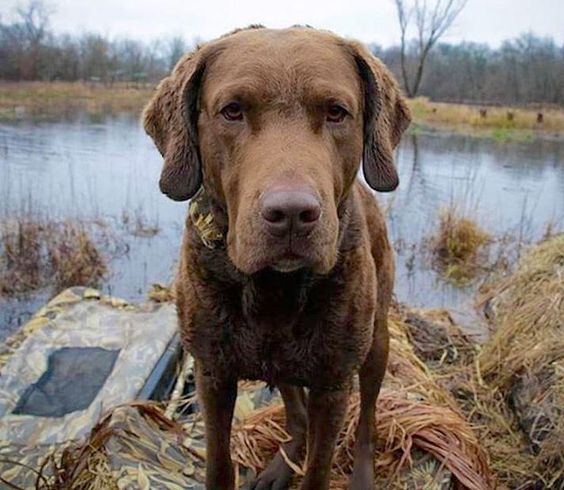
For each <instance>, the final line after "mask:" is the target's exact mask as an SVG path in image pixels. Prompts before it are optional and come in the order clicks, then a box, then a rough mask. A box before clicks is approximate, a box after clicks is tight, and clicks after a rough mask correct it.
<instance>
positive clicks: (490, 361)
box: [477, 234, 564, 485]
mask: <svg viewBox="0 0 564 490" xmlns="http://www.w3.org/2000/svg"><path fill="white" fill-rule="evenodd" d="M485 300H488V301H490V302H492V301H493V302H494V307H493V309H494V311H495V314H494V316H493V320H492V321H493V324H494V327H495V331H494V333H493V335H492V337H491V339H490V340H489V341H488V342H487V343H486V344H485V345H484V348H483V350H482V352H481V353H480V355H479V357H478V359H477V362H478V365H479V368H480V372H481V375H482V377H483V379H484V382H485V383H486V384H487V385H488V386H490V387H491V388H493V389H495V390H497V391H499V393H501V394H502V395H503V397H504V398H505V399H506V400H507V401H508V402H509V403H510V405H511V406H512V407H513V408H514V410H515V413H516V416H517V419H518V423H519V425H520V426H521V429H522V430H523V431H524V432H525V434H526V436H527V438H528V440H529V444H530V447H531V448H532V450H533V451H534V452H535V453H536V454H537V458H536V464H535V470H536V471H537V472H539V474H540V475H542V477H543V480H544V481H546V482H550V481H551V480H552V481H557V480H558V479H560V483H561V484H563V485H564V450H563V446H562V441H564V234H561V235H557V236H555V237H553V238H551V239H549V240H546V241H544V242H541V243H540V244H538V245H536V246H535V247H533V248H531V250H530V251H529V252H528V253H527V255H525V256H524V257H523V258H522V259H521V261H520V263H519V265H518V268H517V270H516V272H515V273H514V274H513V275H512V276H511V277H510V278H508V279H507V280H505V281H503V282H502V283H501V284H500V285H499V286H498V288H497V289H496V290H494V291H492V292H491V293H490V295H489V297H488V298H485Z"/></svg>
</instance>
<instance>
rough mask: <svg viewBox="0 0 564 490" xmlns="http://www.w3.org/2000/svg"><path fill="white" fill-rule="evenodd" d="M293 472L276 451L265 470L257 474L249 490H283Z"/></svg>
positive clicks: (286, 486)
mask: <svg viewBox="0 0 564 490" xmlns="http://www.w3.org/2000/svg"><path fill="white" fill-rule="evenodd" d="M293 474H294V472H293V471H292V470H291V469H290V467H289V466H288V465H287V464H286V462H285V461H284V459H283V458H282V457H281V456H280V454H279V453H277V454H276V456H275V457H274V459H273V460H272V461H271V462H270V463H269V464H268V466H267V467H266V468H265V470H264V471H263V472H261V473H260V474H259V476H257V478H256V480H255V481H254V482H253V483H252V485H251V487H250V490H285V489H286V488H288V486H289V484H290V480H291V479H292V476H293Z"/></svg>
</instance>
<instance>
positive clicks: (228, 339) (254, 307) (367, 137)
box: [144, 26, 409, 490]
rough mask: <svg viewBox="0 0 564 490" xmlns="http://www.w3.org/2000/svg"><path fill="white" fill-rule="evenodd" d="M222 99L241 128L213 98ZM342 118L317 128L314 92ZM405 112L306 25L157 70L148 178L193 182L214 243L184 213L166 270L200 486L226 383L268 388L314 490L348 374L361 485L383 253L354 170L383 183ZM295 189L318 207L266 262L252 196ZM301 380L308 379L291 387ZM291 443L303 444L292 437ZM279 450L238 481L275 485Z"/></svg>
mask: <svg viewBox="0 0 564 490" xmlns="http://www.w3.org/2000/svg"><path fill="white" fill-rule="evenodd" d="M234 98H235V99H236V100H237V101H240V102H241V103H242V104H243V107H244V109H245V122H244V124H243V125H234V124H228V123H226V122H225V120H224V119H222V117H221V107H223V106H224V105H225V104H226V103H228V102H229V101H230V100H233V99H234ZM334 98H337V99H338V100H339V101H340V102H342V103H343V104H346V107H347V110H348V111H349V113H350V117H348V118H347V120H346V122H345V123H343V124H342V125H339V126H334V127H330V128H328V127H327V126H326V124H325V123H324V121H325V116H324V114H325V113H324V111H325V105H324V104H325V103H326V101H327V100H329V99H331V100H332V99H334ZM408 123H409V113H408V110H407V108H406V106H405V102H404V100H403V98H402V96H401V94H400V93H399V90H398V88H397V85H396V82H395V81H394V80H393V78H392V77H391V75H390V74H389V72H388V70H387V69H386V68H385V67H384V66H383V65H382V64H381V62H380V61H379V60H377V59H375V58H374V57H373V56H372V55H371V54H369V53H368V52H367V51H366V49H365V48H364V47H362V46H361V45H360V44H358V43H355V42H351V41H345V40H343V39H342V38H339V37H337V36H334V35H333V34H330V33H327V32H322V31H316V30H313V29H309V28H300V27H295V28H290V29H285V30H270V29H263V28H260V26H259V27H255V28H253V29H251V30H239V31H235V32H234V33H230V34H229V35H227V36H224V37H222V38H220V39H218V40H216V41H213V42H211V43H208V44H206V45H204V46H202V47H201V48H199V49H198V50H197V51H196V52H194V53H191V54H189V55H187V56H186V57H184V58H183V59H182V60H180V62H179V63H178V65H177V66H176V68H175V70H174V72H173V73H172V74H171V76H170V77H168V78H166V79H165V80H164V81H163V82H161V84H160V86H159V88H158V89H157V93H156V95H155V97H154V98H153V100H152V101H151V102H150V103H149V105H148V107H147V109H146V111H145V114H144V124H145V128H146V130H147V132H148V133H149V134H150V135H151V137H152V138H153V139H154V141H155V143H156V145H157V147H158V149H159V150H160V152H161V154H162V155H163V157H164V167H163V173H162V176H161V189H162V190H163V192H165V193H166V194H167V195H169V196H170V197H172V198H173V199H176V200H185V199H188V198H189V197H191V196H192V195H193V194H194V193H195V192H196V191H197V189H198V188H199V187H200V185H203V187H204V189H205V191H206V195H207V198H208V200H209V204H210V206H211V209H212V211H213V216H214V220H215V222H216V224H217V226H219V227H220V229H221V230H222V231H223V233H224V235H225V237H226V239H225V248H219V249H209V248H207V247H206V246H205V245H204V244H203V243H202V241H201V239H200V237H199V235H198V232H197V230H196V229H195V227H194V225H193V223H192V222H191V220H190V219H188V220H187V223H186V231H185V234H184V239H183V244H182V249H181V255H180V264H179V270H178V276H177V281H176V294H177V307H178V312H179V320H180V329H181V333H182V337H183V342H184V345H185V347H186V348H187V349H188V350H189V351H190V352H191V353H192V354H193V355H194V358H195V360H196V373H197V389H198V395H199V398H200V400H201V402H202V406H203V411H204V416H205V420H206V437H207V477H206V486H207V488H208V489H222V490H223V489H225V490H229V489H232V488H234V475H233V470H232V466H231V459H230V455H229V434H230V427H231V419H232V414H233V405H234V402H235V397H236V390H237V381H238V380H239V379H261V380H264V381H266V382H268V383H269V384H271V385H272V386H277V387H279V388H280V391H281V393H282V396H283V399H284V402H285V405H286V411H287V425H288V430H289V432H290V434H291V435H292V441H290V442H289V443H286V444H285V446H284V450H285V452H286V454H287V455H288V457H290V458H291V459H293V460H295V461H296V462H299V460H300V459H301V458H302V457H303V455H304V450H305V447H306V446H307V468H308V469H307V473H306V476H305V478H304V481H303V483H302V489H310V490H323V489H326V488H328V485H329V469H330V466H331V458H332V453H333V449H334V445H335V440H336V437H337V435H338V432H339V430H340V428H341V424H342V419H343V417H344V413H345V408H346V403H347V400H348V395H349V390H350V388H351V382H352V377H353V374H354V373H356V372H359V374H360V389H361V396H362V408H361V418H360V421H359V428H358V431H357V443H356V448H355V464H354V471H353V475H352V476H351V484H350V485H351V488H352V489H356V490H358V489H363V490H367V489H370V488H373V480H374V478H373V437H374V434H373V427H374V423H373V422H374V404H375V401H376V397H377V395H378V391H379V388H380V383H381V381H382V378H383V375H384V371H385V367H386V361H387V354H388V332H387V324H386V318H387V311H388V306H389V303H390V300H391V295H392V288H393V277H394V262H393V256H392V250H391V247H390V244H389V242H388V238H387V233H386V226H385V223H384V219H383V216H382V214H381V212H380V211H379V209H378V206H377V204H376V201H375V200H374V198H373V196H372V194H371V192H370V191H369V190H368V189H367V188H366V187H365V186H364V185H363V184H361V183H360V182H359V181H358V180H357V177H356V176H357V171H358V167H359V162H360V160H361V158H362V159H363V160H364V173H365V177H366V179H367V181H368V182H369V184H370V185H371V186H372V187H373V188H376V189H378V190H391V189H393V188H394V187H395V186H396V185H397V175H396V173H395V169H394V167H393V155H392V151H393V148H394V147H395V146H396V145H397V144H398V142H399V139H400V136H401V134H402V132H403V131H404V130H405V128H406V127H407V125H408ZM279 185H284V186H287V187H292V186H295V185H307V186H308V188H310V189H312V190H313V192H315V194H316V196H318V198H319V200H320V202H321V206H322V215H321V219H320V223H319V224H318V226H317V227H316V228H315V230H314V232H312V233H311V234H310V235H309V236H308V237H305V238H296V239H295V243H293V244H292V245H291V246H292V247H296V250H298V251H299V252H300V254H303V257H304V267H302V268H299V269H297V270H293V271H291V272H276V271H275V270H273V269H272V267H271V266H273V264H275V263H276V261H277V260H279V257H280V255H281V254H282V253H283V248H284V247H286V246H287V244H280V243H278V242H276V241H275V240H273V239H272V237H270V236H269V235H268V233H266V232H265V231H264V229H263V226H262V222H261V219H260V212H259V206H260V198H261V194H262V193H263V192H264V191H265V189H269V188H272V187H273V186H279ZM303 387H307V388H308V389H309V391H308V394H307V395H306V394H305V392H304V390H303ZM306 443H307V444H306ZM290 477H291V470H290V469H289V467H288V466H287V465H286V463H285V462H284V459H283V457H282V456H281V454H280V453H278V454H277V455H276V457H275V458H274V460H273V461H272V463H271V464H270V465H269V466H268V467H267V468H266V469H265V471H264V472H263V473H262V474H261V475H260V476H259V477H258V479H257V481H256V482H255V484H254V486H253V488H256V489H261V490H262V489H269V488H273V489H275V488H286V485H287V484H288V481H289V479H290Z"/></svg>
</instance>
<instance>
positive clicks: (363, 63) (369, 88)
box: [353, 43, 411, 192]
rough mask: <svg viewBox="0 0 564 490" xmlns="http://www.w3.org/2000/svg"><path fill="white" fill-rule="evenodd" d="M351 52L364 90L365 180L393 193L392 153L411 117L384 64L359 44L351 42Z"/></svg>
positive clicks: (394, 185) (393, 167)
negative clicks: (352, 51)
mask: <svg viewBox="0 0 564 490" xmlns="http://www.w3.org/2000/svg"><path fill="white" fill-rule="evenodd" d="M353 50H354V57H355V62H356V66H357V68H358V72H359V74H360V77H361V79H362V84H363V90H364V153H363V158H362V168H363V172H364V178H365V179H366V182H368V185H369V186H370V187H372V189H374V190H376V191H380V192H389V191H393V190H394V189H395V188H396V187H397V186H398V184H399V177H398V173H397V171H396V167H395V166H394V153H393V151H394V148H395V147H396V146H397V145H398V143H399V141H400V138H401V135H402V134H403V132H404V131H405V130H406V129H407V127H408V126H409V123H410V122H411V114H410V111H409V108H408V107H407V104H406V101H405V98H404V97H403V95H402V93H401V91H400V89H399V87H398V84H397V82H396V80H395V79H394V77H393V75H392V74H391V73H390V72H389V70H388V69H387V68H386V67H385V66H384V64H383V63H382V62H381V61H380V60H379V59H378V58H376V57H375V56H373V55H372V54H371V53H370V52H368V50H367V49H366V48H364V47H363V46H361V45H360V44H357V43H354V44H353Z"/></svg>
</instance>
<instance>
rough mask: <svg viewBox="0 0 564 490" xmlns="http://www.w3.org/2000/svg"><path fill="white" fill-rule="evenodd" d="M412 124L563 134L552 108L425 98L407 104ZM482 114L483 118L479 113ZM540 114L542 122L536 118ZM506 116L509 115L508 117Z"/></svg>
mask: <svg viewBox="0 0 564 490" xmlns="http://www.w3.org/2000/svg"><path fill="white" fill-rule="evenodd" d="M408 103H409V106H410V108H411V111H412V114H413V117H414V121H415V122H416V123H420V124H427V125H431V126H437V127H439V128H447V129H453V128H457V127H458V128H461V127H462V128H464V127H466V128H468V129H472V130H489V131H494V132H493V133H492V134H493V136H496V137H497V136H500V137H501V136H503V134H504V132H507V131H511V130H524V131H543V132H554V133H562V132H564V111H563V110H562V109H560V108H556V107H534V108H533V107H531V108H523V107H493V106H491V107H482V106H478V105H476V106H471V105H465V104H450V103H444V102H431V101H430V100H429V99H427V98H425V97H418V98H415V99H411V100H409V101H408ZM484 110H485V111H486V112H485V117H484V116H483V115H482V114H484V113H483V112H482V114H481V113H480V112H481V111H484ZM539 112H541V113H542V114H543V122H542V123H538V122H537V115H538V113H539ZM509 114H512V116H510V115H509Z"/></svg>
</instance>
